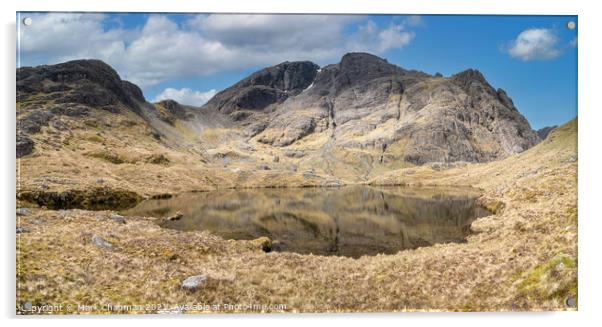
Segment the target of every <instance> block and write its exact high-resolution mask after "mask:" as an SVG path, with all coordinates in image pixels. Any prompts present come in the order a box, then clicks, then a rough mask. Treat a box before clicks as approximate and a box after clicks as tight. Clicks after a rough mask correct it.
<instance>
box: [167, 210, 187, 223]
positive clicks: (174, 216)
mask: <svg viewBox="0 0 602 327" xmlns="http://www.w3.org/2000/svg"><path fill="white" fill-rule="evenodd" d="M182 217H184V215H183V214H182V213H181V212H179V211H178V212H176V214H175V215H173V216H169V217H167V218H165V219H167V220H169V221H175V220H180V219H182Z"/></svg>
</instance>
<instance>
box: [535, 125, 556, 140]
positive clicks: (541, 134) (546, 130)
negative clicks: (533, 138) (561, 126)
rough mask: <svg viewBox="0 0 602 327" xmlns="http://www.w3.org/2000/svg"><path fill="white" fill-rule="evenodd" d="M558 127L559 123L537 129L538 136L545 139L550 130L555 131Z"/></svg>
mask: <svg viewBox="0 0 602 327" xmlns="http://www.w3.org/2000/svg"><path fill="white" fill-rule="evenodd" d="M556 127H558V125H554V126H546V127H544V128H540V129H538V130H537V136H539V139H541V140H545V139H546V137H548V134H550V132H551V131H553V130H554V129H555V128H556Z"/></svg>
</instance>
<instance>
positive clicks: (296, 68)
mask: <svg viewBox="0 0 602 327" xmlns="http://www.w3.org/2000/svg"><path fill="white" fill-rule="evenodd" d="M318 69H319V66H318V65H316V64H314V63H312V62H309V61H301V62H284V63H281V64H279V65H276V66H273V67H269V68H265V69H262V70H260V71H258V72H256V73H254V74H252V75H251V76H249V77H247V78H245V79H243V80H241V81H240V82H238V83H236V84H234V85H233V86H232V87H230V88H227V89H225V90H224V91H222V92H219V93H218V94H216V95H215V96H214V97H213V98H212V99H211V100H210V101H209V102H208V103H207V104H206V105H205V107H207V108H211V109H213V110H217V111H220V112H222V113H224V114H229V115H231V116H232V118H233V119H234V120H239V119H241V118H246V117H248V116H249V115H250V114H251V113H252V112H253V111H259V110H264V109H266V108H267V107H268V106H270V105H272V104H278V103H282V102H283V101H284V100H286V99H287V98H289V97H291V96H295V95H297V94H299V93H300V92H301V91H303V90H304V89H305V88H307V87H308V86H309V85H310V84H311V83H312V82H313V80H314V78H315V77H316V74H317V71H318Z"/></svg>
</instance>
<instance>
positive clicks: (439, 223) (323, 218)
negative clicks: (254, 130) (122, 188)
mask: <svg viewBox="0 0 602 327" xmlns="http://www.w3.org/2000/svg"><path fill="white" fill-rule="evenodd" d="M477 196H478V194H477V193H475V192H474V190H467V189H460V190H458V189H440V188H439V189H432V188H431V189H429V188H407V187H382V188H380V187H379V188H375V187H368V186H349V187H343V188H288V189H244V190H224V191H215V192H207V193H194V194H184V195H180V196H177V197H174V198H171V199H164V200H148V201H144V202H142V203H141V204H140V205H138V206H137V207H135V208H133V209H130V210H128V211H125V212H124V214H127V215H139V216H154V217H169V216H172V215H174V214H176V213H177V212H180V213H182V214H183V217H182V218H181V219H180V220H176V221H167V222H165V223H163V227H166V228H173V229H178V230H208V231H210V232H213V233H215V234H218V235H220V236H222V237H224V238H226V239H255V238H258V237H261V236H268V237H270V238H271V239H272V240H273V241H274V250H276V251H292V252H299V253H305V254H307V253H313V254H320V255H343V256H351V257H359V256H362V255H374V254H378V253H387V254H390V253H396V252H398V251H400V250H404V249H414V248H417V247H421V246H429V245H432V244H435V243H447V242H463V241H464V240H465V237H466V236H467V235H468V234H469V231H470V224H471V223H472V221H473V220H474V219H475V218H477V217H481V216H484V215H486V214H488V213H487V212H486V211H485V210H483V209H481V208H480V207H477V206H475V199H476V197H477Z"/></svg>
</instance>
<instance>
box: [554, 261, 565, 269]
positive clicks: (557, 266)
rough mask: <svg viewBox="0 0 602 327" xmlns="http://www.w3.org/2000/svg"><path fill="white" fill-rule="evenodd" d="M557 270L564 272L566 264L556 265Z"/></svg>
mask: <svg viewBox="0 0 602 327" xmlns="http://www.w3.org/2000/svg"><path fill="white" fill-rule="evenodd" d="M556 270H557V271H563V270H564V263H562V262H561V263H559V264H557V265H556Z"/></svg>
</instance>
